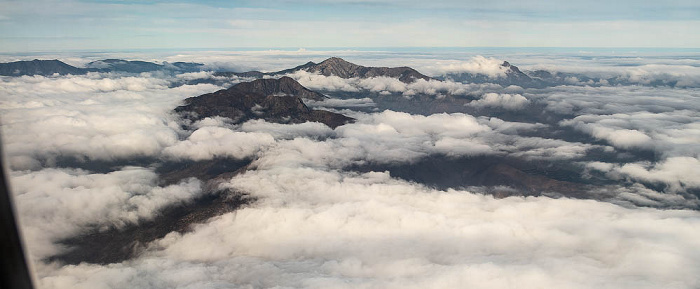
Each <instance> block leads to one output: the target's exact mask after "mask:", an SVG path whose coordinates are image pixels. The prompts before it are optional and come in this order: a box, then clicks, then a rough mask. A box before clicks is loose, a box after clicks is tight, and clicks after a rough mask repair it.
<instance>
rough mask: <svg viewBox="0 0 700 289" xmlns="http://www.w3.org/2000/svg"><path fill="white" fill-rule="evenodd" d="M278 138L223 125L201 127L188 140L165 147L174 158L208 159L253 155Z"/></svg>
mask: <svg viewBox="0 0 700 289" xmlns="http://www.w3.org/2000/svg"><path fill="white" fill-rule="evenodd" d="M274 142H275V139H274V138H273V137H272V136H271V135H269V134H266V133H256V132H234V131H231V130H229V129H227V128H222V127H202V128H200V129H197V130H196V131H194V132H193V133H192V134H191V135H190V136H189V137H188V138H187V139H186V140H184V141H181V142H178V143H176V144H175V145H173V146H170V147H166V148H165V149H164V150H163V154H165V155H166V156H172V157H175V158H185V159H192V160H196V161H198V160H208V159H213V158H216V157H233V158H236V159H244V158H249V157H253V156H254V155H255V154H256V153H257V152H258V151H260V150H261V149H262V148H264V147H265V146H269V145H271V144H273V143H274Z"/></svg>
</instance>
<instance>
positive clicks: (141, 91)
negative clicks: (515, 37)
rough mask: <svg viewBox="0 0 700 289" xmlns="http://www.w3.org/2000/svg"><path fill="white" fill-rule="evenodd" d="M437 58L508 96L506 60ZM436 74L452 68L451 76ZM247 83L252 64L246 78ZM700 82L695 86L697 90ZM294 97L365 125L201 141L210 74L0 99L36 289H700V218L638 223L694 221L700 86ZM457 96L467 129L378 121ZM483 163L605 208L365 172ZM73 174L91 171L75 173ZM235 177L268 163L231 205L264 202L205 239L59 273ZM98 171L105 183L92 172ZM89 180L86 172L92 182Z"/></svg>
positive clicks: (451, 118)
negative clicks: (67, 253)
mask: <svg viewBox="0 0 700 289" xmlns="http://www.w3.org/2000/svg"><path fill="white" fill-rule="evenodd" d="M345 53H348V54H351V55H360V56H357V57H366V59H372V58H373V57H375V56H376V55H379V56H376V57H379V58H380V60H377V61H379V62H381V63H384V64H387V65H386V66H396V65H391V64H392V61H395V60H394V58H391V57H397V56H391V57H387V56H386V55H384V54H382V53H383V52H376V53H377V54H372V53H366V54H362V53H360V52H345ZM285 54H288V55H287V56H284V57H282V56H280V55H285ZM310 54H313V52H298V53H282V52H255V53H251V54H250V57H252V58H251V59H254V60H255V61H258V60H259V61H261V63H262V64H261V65H262V66H263V67H262V68H265V67H267V68H276V67H277V66H278V65H279V66H282V64H279V63H277V64H275V63H276V62H275V61H277V59H279V58H283V60H280V61H281V62H282V63H283V64H284V65H286V64H287V63H293V62H295V61H297V58H304V57H307V55H310ZM363 55H364V56H363ZM244 56H245V55H243V56H241V55H237V56H233V58H224V59H223V60H220V61H219V62H216V61H212V62H210V63H209V65H220V66H224V65H231V62H229V60H230V59H242V58H245V57H244ZM402 56H403V55H402ZM172 57H173V58H179V57H181V56H172ZM201 57H202V58H208V57H209V56H207V55H206V54H205V53H203V56H201ZM285 57H286V58H285ZM319 57H320V56H319ZM430 57H435V58H429V59H427V60H426V58H425V57H424V58H420V57H416V58H413V59H408V60H407V62H408V63H416V64H421V63H422V65H423V67H431V66H432V67H433V68H434V69H435V71H439V69H444V68H445V67H448V68H449V65H455V69H460V70H466V69H472V71H481V73H487V72H489V73H492V74H493V75H498V73H500V72H499V70H498V69H496V70H494V69H493V68H494V67H495V66H493V65H492V64H495V63H498V64H499V65H500V60H499V61H496V59H501V58H502V57H491V56H487V57H482V58H478V59H477V60H476V63H477V64H478V63H481V64H480V65H476V66H468V65H467V66H465V65H459V62H460V61H466V62H470V61H471V62H474V60H469V58H466V57H465V58H463V59H464V60H455V59H454V58H453V57H452V56H445V55H442V56H439V55H438V56H430ZM440 57H444V58H450V59H452V60H453V61H450V62H443V63H437V62H438V61H436V58H440ZM519 57H521V59H528V57H525V56H519ZM532 57H533V58H534V59H536V60H538V61H540V60H542V61H543V62H544V63H545V64H552V65H554V66H552V67H559V66H562V67H563V66H566V65H567V64H577V65H574V67H576V68H571V69H572V70H577V69H580V70H581V71H583V72H587V73H594V72H595V73H598V72H600V71H605V72H606V73H613V74H617V75H623V76H624V73H622V74H621V73H620V72H619V71H623V70H624V69H627V68H621V67H615V68H614V69H610V63H608V61H610V62H615V63H617V64H619V65H622V64H629V63H627V62H625V61H632V60H624V61H623V60H620V59H618V58H615V59H614V60H596V61H597V62H593V63H587V64H586V65H588V66H585V65H579V64H581V63H582V62H581V61H582V60H580V59H581V58H578V57H568V56H566V55H564V56H561V55H559V56H556V57H560V58H561V59H558V58H556V57H555V58H547V57H541V56H537V55H535V56H532ZM537 57H539V58H537ZM208 59H211V60H215V59H218V58H216V56H211V58H208ZM605 59H607V58H605ZM625 59H626V58H625ZM169 60H172V59H169ZM367 61H368V63H367V64H371V62H369V60H367ZM479 61H481V62H479ZM530 61H534V60H530ZM635 61H639V62H642V63H641V64H640V65H668V66H669V67H664V69H666V70H665V71H674V70H678V71H681V70H684V69H688V68H687V67H685V66H688V63H689V61H690V63H691V65H690V66H692V65H694V64H692V61H691V60H687V59H685V60H684V58H679V59H676V60H674V59H672V57H671V58H668V59H666V58H658V59H657V58H653V59H649V60H644V59H642V60H635ZM511 62H513V61H511ZM661 62H663V64H661ZM674 62H675V64H674ZM301 63H303V62H301ZM513 63H514V64H517V63H515V62H513ZM363 64H365V63H363ZM398 64H399V65H400V63H398ZM638 64H639V63H638ZM445 65H447V66H445ZM471 65H475V64H471ZM527 65H530V67H534V64H526V66H527ZM557 65H559V66H557ZM248 66H252V63H244V65H243V66H241V67H248ZM253 68H255V67H253ZM281 68H284V67H281ZM261 70H262V69H261ZM581 71H579V72H581ZM596 71H598V72H596ZM689 71H691V72H689V73H688V74H685V75H681V76H679V79H683V78H684V77H687V76H688V75H691V74H692V73H694V72H692V71H694V70H693V69H689ZM570 72H571V71H570ZM292 76H293V77H294V78H295V79H298V80H299V81H300V82H301V83H302V84H303V85H305V86H307V87H309V88H313V89H322V90H323V91H324V92H326V93H328V94H329V96H330V97H331V98H330V99H329V100H326V101H322V102H314V103H310V105H312V106H317V107H325V108H327V109H331V110H334V111H337V112H341V113H344V114H347V115H348V116H351V117H353V118H355V119H356V120H357V121H356V122H355V123H353V124H348V125H344V126H340V127H338V128H336V129H331V128H329V127H327V126H325V125H323V124H320V123H303V124H291V125H285V124H276V123H268V122H265V121H261V120H251V121H248V122H246V123H243V124H237V125H233V124H232V123H231V122H230V121H229V120H227V119H224V118H218V117H215V118H207V119H204V120H202V121H199V122H197V123H194V124H192V126H191V127H192V128H193V129H192V130H191V131H188V130H185V129H183V128H182V127H181V126H180V124H179V123H178V121H179V120H178V119H177V116H175V115H172V114H171V111H172V109H173V108H174V107H176V106H177V105H179V104H180V102H181V101H182V100H183V99H185V98H187V97H190V96H195V95H199V94H203V93H208V92H212V91H215V90H218V89H221V88H224V87H222V86H217V85H212V84H197V85H181V86H176V85H174V84H179V83H182V81H193V82H192V83H196V81H197V80H202V79H211V78H212V74H211V73H208V72H204V73H195V74H180V75H175V76H169V75H159V74H142V75H130V76H125V75H119V74H88V75H85V76H56V77H20V78H0V81H1V83H0V84H1V85H0V95H1V97H0V111H1V112H2V115H3V120H2V121H3V123H2V130H3V140H4V142H5V146H4V149H5V154H6V156H5V157H4V158H3V159H5V160H7V162H8V163H9V164H10V171H11V181H12V186H13V190H14V194H15V199H16V201H17V204H18V212H19V215H20V220H21V225H22V228H23V231H24V234H25V239H26V240H27V244H28V248H29V252H30V253H31V258H32V262H33V264H34V267H35V269H36V278H37V280H38V284H39V285H40V287H41V288H219V287H236V288H237V287H240V288H247V287H251V288H262V287H265V288H267V287H280V288H282V287H284V288H426V287H429V288H430V287H435V288H444V287H464V286H466V287H472V288H502V287H513V286H517V287H523V288H543V287H544V288H550V287H562V288H659V287H673V288H697V287H698V286H700V278H698V277H697V274H696V272H698V271H700V249H698V248H700V243H699V241H698V240H700V236H698V232H697V230H696V229H695V228H697V227H698V225H700V214H699V213H698V212H697V211H696V210H691V209H677V210H672V209H654V208H648V207H635V205H639V206H652V207H654V206H658V207H664V208H668V207H672V208H694V206H695V207H697V204H698V201H697V198H694V197H693V194H694V192H697V190H698V189H700V183H698V181H697V180H696V176H695V175H696V173H695V172H697V171H698V170H700V162H699V161H698V159H699V157H700V151H699V149H698V146H697V144H698V143H700V134H699V133H698V132H699V131H700V128H699V127H698V123H700V119H699V117H698V115H697V111H698V110H700V103H699V102H698V91H697V89H696V88H693V86H692V85H689V86H682V87H678V86H677V87H669V86H659V87H653V86H644V85H620V86H612V85H588V86H587V85H586V84H585V83H573V84H571V85H560V86H556V87H549V88H543V89H528V88H519V87H508V88H503V87H501V86H499V85H495V84H479V85H476V84H462V83H456V82H450V81H435V80H431V81H424V80H418V81H416V82H414V83H411V84H405V83H402V82H399V81H397V80H395V79H391V78H381V77H379V78H369V79H341V78H338V77H333V76H331V77H325V76H320V75H316V74H309V73H306V72H298V73H295V74H292ZM625 77H626V76H625ZM654 77H665V76H658V75H657V76H654ZM231 81H233V82H235V81H239V80H238V79H233V80H231ZM644 81H646V80H644V77H641V78H639V83H642V82H644ZM217 83H218V82H217ZM336 93H337V94H336ZM339 96H342V98H341V97H339ZM448 96H461V97H465V99H466V97H467V96H469V97H471V98H470V99H469V101H467V102H463V103H467V105H466V106H464V105H462V104H463V103H460V104H459V105H460V107H459V108H460V109H464V111H463V112H459V113H434V114H426V115H420V114H411V113H407V112H402V111H400V107H398V108H396V109H394V110H379V109H378V105H380V102H379V101H378V99H380V98H381V97H401V98H404V99H407V100H408V99H412V100H416V101H419V100H421V99H428V100H435V99H440V98H446V97H448ZM465 111H469V112H470V113H466V112H465ZM472 112H473V113H472ZM477 156H479V157H484V156H487V157H494V158H496V157H498V158H503V159H509V160H517V161H520V162H523V163H525V164H529V165H532V166H533V168H539V167H549V166H552V167H553V168H555V169H557V168H559V167H558V166H561V164H562V163H564V164H566V165H567V168H574V169H578V171H577V170H572V171H571V172H569V171H565V172H557V171H554V172H551V173H552V174H553V175H555V176H552V177H553V178H555V177H557V176H559V175H557V174H570V173H571V174H580V175H575V176H573V177H576V178H579V179H582V180H589V181H590V182H591V184H596V186H593V188H591V189H590V192H588V193H589V194H591V195H593V196H596V197H592V198H593V199H588V200H583V199H569V198H550V197H521V196H511V197H507V198H495V197H493V196H491V195H488V194H483V193H479V192H485V191H484V190H481V191H480V188H467V189H465V188H451V189H445V190H438V189H435V188H431V187H429V186H427V185H423V184H420V183H417V182H411V181H406V180H401V179H399V178H397V176H395V175H392V173H390V172H388V171H382V170H379V171H369V172H354V171H350V170H349V168H350V167H352V166H362V165H365V164H368V163H373V164H391V165H405V166H407V167H409V168H410V165H412V164H415V163H418V162H419V161H420V160H422V159H425V158H431V157H434V158H436V159H441V158H442V159H446V160H457V161H464V162H469V161H471V160H472V159H470V158H475V157H477ZM65 158H73V159H76V161H75V162H72V163H69V164H70V166H72V167H70V168H69V167H63V164H65V160H64V159H65ZM222 158H228V159H252V160H253V162H252V163H251V165H250V166H249V168H250V169H249V170H248V171H247V172H245V173H243V174H239V175H236V176H234V177H229V178H227V179H222V180H221V181H222V183H221V184H220V186H222V187H223V188H230V189H234V190H236V191H240V192H243V193H246V194H248V195H249V196H250V197H252V198H254V199H255V202H253V203H251V204H249V205H247V206H246V207H244V208H241V209H239V210H237V211H235V212H231V213H227V214H224V215H221V216H218V217H215V218H213V219H211V220H209V221H207V222H205V223H203V224H198V225H196V226H194V227H193V228H192V230H191V231H189V232H185V233H171V234H169V235H168V236H166V237H165V238H163V239H161V240H158V241H156V242H154V243H152V244H148V248H149V249H148V250H147V251H146V252H145V253H144V254H143V255H141V256H139V257H138V258H134V259H131V260H128V261H124V262H122V263H116V264H110V265H91V264H85V263H84V264H79V265H70V266H64V265H62V264H58V263H47V262H45V261H42V259H43V258H45V257H48V256H51V255H53V254H55V253H57V252H60V251H61V250H63V249H65V248H63V247H62V246H59V245H57V244H56V241H57V240H59V239H62V238H65V237H70V236H75V235H76V234H79V233H81V232H84V231H85V230H86V229H87V228H109V227H120V226H125V225H127V224H138V223H139V222H142V221H143V220H148V219H149V218H152V217H154V216H155V215H156V214H158V209H160V208H163V207H165V206H168V205H171V204H179V203H187V202H188V201H190V200H192V199H193V198H196V197H198V196H201V195H202V194H203V193H204V191H203V189H202V187H203V185H202V182H201V181H198V180H196V179H187V178H185V179H184V180H182V181H180V182H179V183H175V184H172V185H169V186H162V185H159V176H158V175H157V173H156V172H155V171H156V170H155V167H157V165H158V164H161V163H162V162H187V161H198V162H204V161H207V160H213V159H222ZM136 159H147V161H144V162H146V163H147V164H145V165H144V164H141V165H140V166H133V165H134V163H136V162H137V161H135V160H136ZM62 161H64V163H62ZM99 163H105V164H106V165H105V166H106V168H100V169H97V168H96V169H94V171H93V170H92V168H90V167H91V165H95V167H99V166H98V165H97V164H99ZM129 165H131V166H129ZM80 166H84V167H85V168H82V169H81V168H74V167H80ZM548 173H550V171H548ZM597 184H601V185H597ZM209 185H212V184H209ZM482 189H483V188H482ZM498 189H500V190H510V191H514V190H515V189H514V188H510V187H505V186H502V187H500V188H498ZM516 193H517V192H516ZM516 195H517V194H516ZM601 200H606V201H608V202H605V201H601ZM618 204H619V205H618Z"/></svg>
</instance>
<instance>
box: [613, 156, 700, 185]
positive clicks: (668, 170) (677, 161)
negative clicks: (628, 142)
mask: <svg viewBox="0 0 700 289" xmlns="http://www.w3.org/2000/svg"><path fill="white" fill-rule="evenodd" d="M617 171H618V172H620V173H622V174H625V175H628V176H630V177H632V178H634V179H638V180H643V181H647V182H662V183H666V184H669V185H671V186H672V188H673V189H676V190H678V189H680V188H682V187H691V188H700V179H698V177H697V174H698V172H699V171H700V160H698V158H697V157H670V158H667V159H665V160H664V161H662V162H659V163H655V164H653V165H649V164H646V165H644V164H638V163H631V164H625V165H623V166H622V167H620V168H618V169H617Z"/></svg>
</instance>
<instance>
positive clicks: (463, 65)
mask: <svg viewBox="0 0 700 289" xmlns="http://www.w3.org/2000/svg"><path fill="white" fill-rule="evenodd" d="M501 64H503V60H499V59H496V58H493V57H484V56H481V55H477V56H474V57H472V58H471V59H470V60H469V61H460V62H456V63H450V64H446V65H443V66H441V67H439V70H440V71H443V73H461V72H467V73H472V74H483V75H486V76H488V77H489V78H499V77H505V76H506V71H508V68H507V67H503V66H501Z"/></svg>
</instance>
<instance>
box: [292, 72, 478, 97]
mask: <svg viewBox="0 0 700 289" xmlns="http://www.w3.org/2000/svg"><path fill="white" fill-rule="evenodd" d="M287 76H289V77H292V78H294V79H295V80H296V81H298V82H299V83H301V84H302V85H303V86H305V87H307V88H310V89H315V90H322V91H347V92H360V91H370V92H376V93H380V94H391V93H402V94H403V95H405V96H412V95H415V94H418V93H421V94H427V95H441V94H452V95H465V94H468V93H472V92H478V91H481V90H482V89H483V88H484V87H489V85H488V84H487V85H476V84H463V83H458V82H453V81H438V80H428V81H426V80H424V79H418V80H416V81H414V82H412V83H404V82H401V81H399V80H398V79H396V78H391V77H381V76H380V77H370V78H348V79H345V78H340V77H338V76H324V75H321V74H317V73H310V72H306V71H297V72H294V73H291V74H287Z"/></svg>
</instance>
